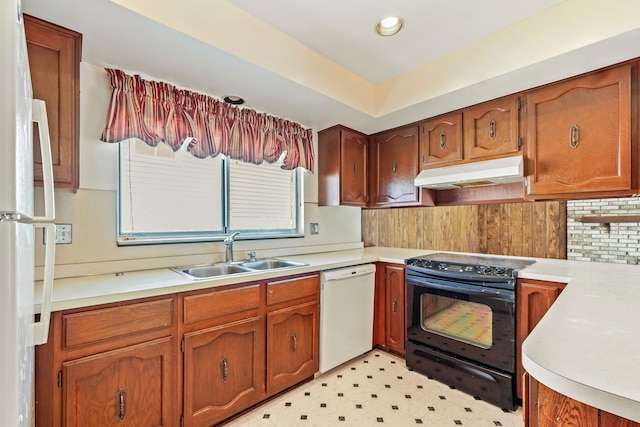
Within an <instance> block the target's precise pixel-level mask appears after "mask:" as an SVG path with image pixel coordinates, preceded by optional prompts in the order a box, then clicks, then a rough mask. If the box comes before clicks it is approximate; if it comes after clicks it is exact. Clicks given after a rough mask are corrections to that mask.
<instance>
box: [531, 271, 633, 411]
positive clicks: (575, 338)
mask: <svg viewBox="0 0 640 427" xmlns="http://www.w3.org/2000/svg"><path fill="white" fill-rule="evenodd" d="M519 277H524V278H529V279H538V280H548V281H558V282H565V283H569V284H568V286H567V287H566V288H565V290H564V291H563V292H562V293H561V294H560V296H559V297H558V299H557V300H556V302H555V303H554V304H553V305H552V306H551V309H550V310H549V311H548V312H547V314H546V315H545V316H544V317H543V318H542V320H541V321H540V323H538V325H537V326H536V327H535V329H534V330H533V331H532V332H531V334H530V335H529V337H528V338H527V339H526V340H525V342H524V344H523V347H522V364H523V366H524V368H525V369H526V370H527V372H529V374H530V375H531V376H533V377H534V378H535V379H536V380H538V381H540V382H541V383H543V384H544V385H546V386H547V387H549V388H551V389H553V390H555V391H557V392H558V393H561V394H563V395H565V396H568V397H570V398H572V399H575V400H578V401H580V402H583V403H586V404H588V405H591V406H593V407H596V408H599V409H602V410H605V411H607V412H610V413H613V414H615V415H618V416H621V417H624V418H628V419H631V420H634V421H637V422H640V382H639V381H638V376H637V372H638V366H640V310H638V307H637V305H638V303H639V302H640V266H633V265H617V264H603V263H585V262H578V261H560V260H538V262H536V264H534V265H532V266H531V267H529V268H526V269H524V270H522V271H521V272H520V275H519Z"/></svg>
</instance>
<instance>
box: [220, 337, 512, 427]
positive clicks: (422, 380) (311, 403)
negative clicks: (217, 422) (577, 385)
mask: <svg viewBox="0 0 640 427" xmlns="http://www.w3.org/2000/svg"><path fill="white" fill-rule="evenodd" d="M383 425H387V426H394V427H404V426H430V427H446V426H454V427H455V426H471V427H483V426H487V427H496V426H504V427H507V426H508V427H522V426H524V422H523V419H522V408H518V410H517V411H515V412H508V411H503V410H502V409H500V408H498V407H496V406H493V405H491V404H489V403H486V402H483V401H482V400H478V399H475V398H474V397H472V396H469V395H467V394H465V393H463V392H461V391H459V390H456V389H453V388H451V387H449V386H446V385H444V384H442V383H440V382H438V381H436V380H431V379H428V378H427V377H426V376H424V375H421V374H419V373H417V372H413V371H411V370H409V369H408V368H407V367H406V365H405V361H404V360H403V359H401V358H398V357H396V356H394V355H391V354H388V353H385V352H383V351H380V350H373V351H370V352H368V353H366V354H365V355H363V356H361V357H359V358H357V359H355V360H352V361H350V362H347V363H345V364H344V365H341V366H338V367H337V368H335V369H332V370H331V371H329V372H326V373H324V374H322V375H320V376H318V377H316V378H315V379H313V380H312V381H310V382H308V383H305V384H303V385H301V386H299V387H297V388H295V389H293V390H291V391H289V392H287V393H285V394H283V395H281V396H278V397H277V398H275V399H273V400H270V401H268V402H267V403H265V404H263V405H261V406H258V407H257V408H255V409H253V410H252V411H251V412H248V413H247V414H244V415H243V416H241V417H239V418H236V419H234V420H232V421H231V422H229V423H227V424H225V427H249V426H277V427H293V426H317V427H320V426H339V427H340V426H344V427H346V426H354V427H356V426H357V427H367V426H383Z"/></svg>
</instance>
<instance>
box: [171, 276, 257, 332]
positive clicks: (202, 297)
mask: <svg viewBox="0 0 640 427" xmlns="http://www.w3.org/2000/svg"><path fill="white" fill-rule="evenodd" d="M259 307H260V285H259V284H257V283H256V284H254V285H250V286H244V287H242V288H237V289H229V290H217V291H211V292H207V293H204V294H197V295H190V296H185V297H184V323H185V325H188V324H190V323H195V322H199V321H201V320H207V319H214V318H216V317H220V316H224V315H227V314H233V313H238V312H241V311H245V310H250V309H253V308H259Z"/></svg>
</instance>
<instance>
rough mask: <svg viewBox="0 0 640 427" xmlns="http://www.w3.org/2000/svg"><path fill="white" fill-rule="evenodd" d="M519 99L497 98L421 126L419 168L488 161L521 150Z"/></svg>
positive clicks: (510, 97) (516, 97)
mask: <svg viewBox="0 0 640 427" xmlns="http://www.w3.org/2000/svg"><path fill="white" fill-rule="evenodd" d="M519 112H520V97H519V96H517V95H513V96H508V97H504V98H500V99H495V100H492V101H489V102H485V103H482V104H478V105H475V106H472V107H469V108H466V109H464V110H461V111H456V112H453V113H449V114H445V115H442V116H438V117H435V118H433V119H429V120H426V121H424V122H422V123H421V124H420V168H421V169H427V168H429V167H438V166H446V165H450V164H458V163H466V162H472V161H479V160H487V159H490V158H496V157H505V156H509V155H515V154H516V153H518V152H519V151H521V146H522V144H521V139H520V136H519V128H520V113H519Z"/></svg>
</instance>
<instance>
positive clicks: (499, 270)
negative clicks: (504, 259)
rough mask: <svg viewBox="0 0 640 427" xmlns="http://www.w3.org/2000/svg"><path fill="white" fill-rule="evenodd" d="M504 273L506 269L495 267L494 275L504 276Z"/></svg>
mask: <svg viewBox="0 0 640 427" xmlns="http://www.w3.org/2000/svg"><path fill="white" fill-rule="evenodd" d="M506 272H507V269H506V268H504V267H496V269H495V274H497V275H498V276H504V275H505V273H506Z"/></svg>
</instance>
